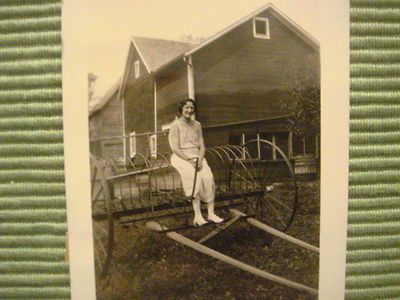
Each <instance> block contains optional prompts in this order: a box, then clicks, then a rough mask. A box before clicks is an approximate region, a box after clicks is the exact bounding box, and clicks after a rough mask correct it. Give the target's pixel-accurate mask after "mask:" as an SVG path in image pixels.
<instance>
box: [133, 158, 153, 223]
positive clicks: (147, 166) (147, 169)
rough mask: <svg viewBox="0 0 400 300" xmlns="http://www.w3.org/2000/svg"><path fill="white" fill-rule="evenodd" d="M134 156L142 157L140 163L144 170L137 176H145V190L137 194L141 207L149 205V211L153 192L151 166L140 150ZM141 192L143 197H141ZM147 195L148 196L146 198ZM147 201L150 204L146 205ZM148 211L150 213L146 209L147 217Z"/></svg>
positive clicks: (151, 205)
mask: <svg viewBox="0 0 400 300" xmlns="http://www.w3.org/2000/svg"><path fill="white" fill-rule="evenodd" d="M136 156H137V157H138V158H140V159H142V160H143V163H144V164H142V170H141V171H144V172H143V173H142V172H139V173H138V176H142V177H143V176H146V177H147V191H146V190H144V191H143V193H141V194H139V201H140V202H141V203H142V207H145V208H147V207H151V211H153V193H152V187H151V175H152V174H151V168H150V161H149V159H148V158H147V157H146V156H145V155H143V154H142V153H140V152H137V153H136ZM144 183H145V182H144ZM142 194H143V196H144V198H143V197H142ZM147 197H148V200H146V198H147ZM147 201H149V202H150V206H149V205H148V204H149V203H147ZM149 213H150V211H149V210H146V214H147V218H148V217H149Z"/></svg>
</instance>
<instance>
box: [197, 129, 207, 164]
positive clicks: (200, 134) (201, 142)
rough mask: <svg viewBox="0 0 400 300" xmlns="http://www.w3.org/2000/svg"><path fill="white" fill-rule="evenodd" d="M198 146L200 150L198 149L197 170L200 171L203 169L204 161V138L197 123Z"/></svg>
mask: <svg viewBox="0 0 400 300" xmlns="http://www.w3.org/2000/svg"><path fill="white" fill-rule="evenodd" d="M198 130H199V132H198V134H199V144H200V149H199V152H200V154H199V169H200V170H201V168H202V167H203V159H204V155H205V153H206V147H205V145H204V137H203V130H202V128H201V124H200V123H199V129H198Z"/></svg>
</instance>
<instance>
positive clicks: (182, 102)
mask: <svg viewBox="0 0 400 300" xmlns="http://www.w3.org/2000/svg"><path fill="white" fill-rule="evenodd" d="M187 102H192V104H193V106H194V108H195V111H196V104H195V101H194V100H193V99H191V98H187V99H185V100H181V101H180V102H179V106H178V113H177V115H178V117H180V116H181V115H182V111H183V107H184V106H185V105H186V103H187Z"/></svg>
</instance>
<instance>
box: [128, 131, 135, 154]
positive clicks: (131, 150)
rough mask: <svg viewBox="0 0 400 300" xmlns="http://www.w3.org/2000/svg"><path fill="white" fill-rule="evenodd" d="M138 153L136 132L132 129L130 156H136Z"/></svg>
mask: <svg viewBox="0 0 400 300" xmlns="http://www.w3.org/2000/svg"><path fill="white" fill-rule="evenodd" d="M135 155H136V132H135V131H132V132H131V133H130V134H129V157H130V158H134V157H135Z"/></svg>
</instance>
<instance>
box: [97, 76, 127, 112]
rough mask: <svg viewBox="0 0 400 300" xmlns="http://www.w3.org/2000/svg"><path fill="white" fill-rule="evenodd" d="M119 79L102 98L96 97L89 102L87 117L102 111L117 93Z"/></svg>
mask: <svg viewBox="0 0 400 300" xmlns="http://www.w3.org/2000/svg"><path fill="white" fill-rule="evenodd" d="M120 83H121V79H118V80H117V81H116V82H115V83H114V84H113V85H112V86H111V87H110V88H109V89H108V90H107V92H105V94H104V95H103V96H102V97H98V98H95V99H92V100H90V101H89V116H91V115H93V114H94V113H95V112H96V111H99V110H100V109H102V108H103V107H104V106H105V105H106V104H107V103H108V101H110V99H111V98H112V96H114V95H115V93H117V92H118V90H119V86H120Z"/></svg>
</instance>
